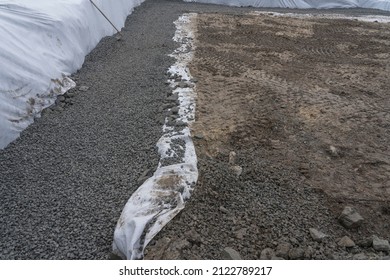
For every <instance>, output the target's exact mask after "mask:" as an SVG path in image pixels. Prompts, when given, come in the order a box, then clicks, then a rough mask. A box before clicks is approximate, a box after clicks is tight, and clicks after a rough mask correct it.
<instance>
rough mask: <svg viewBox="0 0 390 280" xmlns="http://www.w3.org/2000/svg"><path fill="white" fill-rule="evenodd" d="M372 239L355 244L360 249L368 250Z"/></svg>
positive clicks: (365, 239)
mask: <svg viewBox="0 0 390 280" xmlns="http://www.w3.org/2000/svg"><path fill="white" fill-rule="evenodd" d="M372 241H373V237H372V236H371V237H367V238H364V239H361V240H359V241H358V242H357V243H356V244H357V245H358V246H359V247H361V248H370V247H371V246H372Z"/></svg>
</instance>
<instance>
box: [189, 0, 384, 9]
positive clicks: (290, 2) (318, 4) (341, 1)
mask: <svg viewBox="0 0 390 280" xmlns="http://www.w3.org/2000/svg"><path fill="white" fill-rule="evenodd" d="M184 1H185V2H200V3H211V4H221V5H229V6H241V7H248V6H251V7H257V8H293V9H310V8H313V9H332V8H370V9H379V10H385V11H390V0H184Z"/></svg>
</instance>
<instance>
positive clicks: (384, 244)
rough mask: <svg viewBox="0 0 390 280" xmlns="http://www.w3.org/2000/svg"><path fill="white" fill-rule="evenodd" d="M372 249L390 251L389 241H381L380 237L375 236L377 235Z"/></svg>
mask: <svg viewBox="0 0 390 280" xmlns="http://www.w3.org/2000/svg"><path fill="white" fill-rule="evenodd" d="M372 247H373V248H374V249H375V250H376V251H383V252H388V251H390V244H389V241H387V240H385V239H380V238H379V237H378V236H375V235H374V236H373V238H372Z"/></svg>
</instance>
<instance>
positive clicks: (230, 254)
mask: <svg viewBox="0 0 390 280" xmlns="http://www.w3.org/2000/svg"><path fill="white" fill-rule="evenodd" d="M221 258H222V259H223V260H242V258H241V256H240V253H238V252H237V251H236V250H234V249H233V248H230V247H226V248H225V249H223V251H222V254H221Z"/></svg>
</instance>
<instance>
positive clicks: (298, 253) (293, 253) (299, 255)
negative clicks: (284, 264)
mask: <svg viewBox="0 0 390 280" xmlns="http://www.w3.org/2000/svg"><path fill="white" fill-rule="evenodd" d="M288 256H289V257H290V259H291V260H301V259H303V257H304V256H305V251H304V250H303V249H302V248H300V247H297V248H292V249H291V250H290V252H289V253H288Z"/></svg>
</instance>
